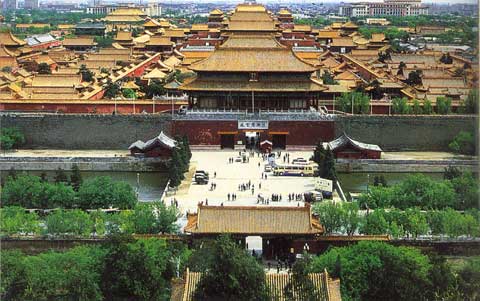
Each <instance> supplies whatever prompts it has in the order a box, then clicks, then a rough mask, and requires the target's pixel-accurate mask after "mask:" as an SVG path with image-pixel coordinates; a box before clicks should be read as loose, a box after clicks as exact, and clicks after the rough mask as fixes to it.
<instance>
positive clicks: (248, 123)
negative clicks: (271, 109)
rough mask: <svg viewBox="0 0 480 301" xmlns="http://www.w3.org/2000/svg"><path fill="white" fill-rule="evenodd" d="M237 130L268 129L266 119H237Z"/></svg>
mask: <svg viewBox="0 0 480 301" xmlns="http://www.w3.org/2000/svg"><path fill="white" fill-rule="evenodd" d="M238 129H239V130H268V120H239V121H238Z"/></svg>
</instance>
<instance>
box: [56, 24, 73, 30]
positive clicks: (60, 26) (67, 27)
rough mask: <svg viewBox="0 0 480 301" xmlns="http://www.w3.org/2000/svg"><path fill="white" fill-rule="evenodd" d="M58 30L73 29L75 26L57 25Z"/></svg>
mask: <svg viewBox="0 0 480 301" xmlns="http://www.w3.org/2000/svg"><path fill="white" fill-rule="evenodd" d="M57 27H58V29H63V30H65V29H74V28H75V25H74V24H58V25H57Z"/></svg>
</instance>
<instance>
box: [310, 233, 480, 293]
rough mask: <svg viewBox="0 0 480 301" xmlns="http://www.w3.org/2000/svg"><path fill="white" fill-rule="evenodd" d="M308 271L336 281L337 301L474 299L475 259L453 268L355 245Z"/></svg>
mask: <svg viewBox="0 0 480 301" xmlns="http://www.w3.org/2000/svg"><path fill="white" fill-rule="evenodd" d="M308 269H309V271H310V272H323V270H324V269H327V271H328V272H329V273H330V275H332V276H333V277H335V278H336V277H338V278H340V285H341V292H342V300H478V297H479V295H478V292H479V291H480V281H479V280H480V259H479V258H472V259H468V260H466V262H465V263H464V264H462V265H461V266H460V267H458V269H453V267H452V265H451V264H450V263H449V262H447V261H446V260H445V259H443V258H441V257H435V256H432V257H428V256H426V255H423V254H422V253H421V252H420V251H419V250H417V249H414V248H409V247H394V246H392V245H389V244H386V243H381V242H359V243H357V244H355V245H351V246H348V247H343V248H333V249H330V250H329V251H328V252H326V253H324V254H322V255H320V256H317V257H314V258H313V259H312V260H311V262H310V264H309V265H308Z"/></svg>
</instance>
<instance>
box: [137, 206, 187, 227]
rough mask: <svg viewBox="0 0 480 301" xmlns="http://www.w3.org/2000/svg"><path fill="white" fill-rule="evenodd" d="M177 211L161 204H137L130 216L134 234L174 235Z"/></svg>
mask: <svg viewBox="0 0 480 301" xmlns="http://www.w3.org/2000/svg"><path fill="white" fill-rule="evenodd" d="M177 217H178V211H177V209H176V207H173V206H171V207H167V206H165V204H164V203H162V202H152V203H138V204H137V205H136V206H135V210H134V213H133V216H132V219H133V223H134V227H135V233H136V234H159V233H175V232H176V230H177V225H176V224H175V222H176V221H177Z"/></svg>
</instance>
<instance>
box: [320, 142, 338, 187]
mask: <svg viewBox="0 0 480 301" xmlns="http://www.w3.org/2000/svg"><path fill="white" fill-rule="evenodd" d="M320 177H322V178H324V179H329V180H332V181H334V182H335V180H336V179H337V171H336V168H335V157H334V155H333V152H332V150H331V149H330V148H328V149H327V150H326V151H325V159H324V161H323V168H322V170H320Z"/></svg>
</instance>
